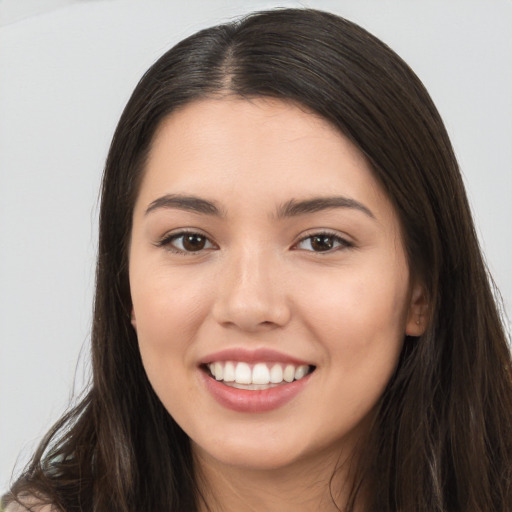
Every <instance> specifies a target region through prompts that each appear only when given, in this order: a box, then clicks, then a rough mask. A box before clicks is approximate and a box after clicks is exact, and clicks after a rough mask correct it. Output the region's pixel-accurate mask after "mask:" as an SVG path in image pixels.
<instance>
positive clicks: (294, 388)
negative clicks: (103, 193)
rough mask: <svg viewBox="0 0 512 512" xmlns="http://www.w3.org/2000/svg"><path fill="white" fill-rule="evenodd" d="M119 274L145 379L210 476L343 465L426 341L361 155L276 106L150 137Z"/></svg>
mask: <svg viewBox="0 0 512 512" xmlns="http://www.w3.org/2000/svg"><path fill="white" fill-rule="evenodd" d="M129 272H130V285H131V294H132V300H133V312H134V315H133V325H134V327H135V329H136V331H137V336H138V340H139V346H140V352H141V355H142V360H143V363H144V367H145V369H146V372H147V375H148V377H149V380H150V382H151V384H152V386H153V388H154V390H155V392H156V393H157V395H158V396H159V398H160V400H161V401H162V403H163V404H164V406H165V407H166V409H167V410H168V411H169V414H171V415H172V416H173V418H174V419H175V420H176V422H177V423H178V424H179V425H180V426H181V427H182V428H183V430H184V431H185V432H186V433H187V434H188V435H189V436H190V438H191V439H192V446H193V449H194V450H195V453H196V454H197V455H199V456H200V457H204V458H205V459H208V460H210V461H215V462H216V463H220V464H229V465H231V466H233V465H234V466H238V467H244V468H253V469H270V468H282V467H285V466H287V465H290V464H300V463H306V462H307V461H312V460H315V459H316V458H317V457H321V456H324V455H322V454H331V455H332V454H335V455H337V454H339V453H340V451H341V452H343V451H344V450H345V451H346V450H350V448H351V447H352V444H353V442H354V439H356V438H357V437H358V435H359V434H361V433H362V432H363V425H365V424H366V421H365V420H368V418H369V417H370V416H371V413H372V410H373V409H374V406H375V404H376V402H377V401H378V400H379V397H380V396H381V395H382V393H383V390H384V388H385V386H386V384H387V383H388V381H389V379H390V377H391V375H392V373H393V370H394V369H395V367H396V364H397V359H398V356H399V353H400V350H401V347H402V343H403V339H404V335H405V334H406V333H408V334H411V335H418V334H420V331H421V329H422V327H421V325H418V324H417V321H418V319H419V316H420V310H419V308H420V303H421V287H420V286H419V285H416V284H415V283H412V282H411V279H410V275H409V271H408V266H407V262H406V257H405V254H404V248H403V245H402V241H401V235H400V228H399V222H398V219H397V216H396V214H395V212H394V210H393V207H392V206H391V204H390V202H389V200H388V199H387V197H386V196H385V194H384V193H383V191H382V189H381V187H380V186H379V183H378V182H377V181H376V180H375V178H374V177H373V175H372V172H371V170H370V167H369V166H368V164H367V162H366V161H365V159H364V158H363V156H362V154H361V153H360V152H359V150H357V149H356V148H355V146H353V145H352V144H351V143H350V142H349V141H348V140H347V139H346V138H345V137H344V136H342V135H341V134H340V133H339V132H338V131H337V130H336V129H334V128H333V127H332V126H331V125H330V124H328V123H327V122H326V121H324V120H322V119H319V118H318V117H317V116H314V115H312V114H311V113H307V112H305V111H304V110H301V109H300V108H298V107H297V106H293V105H292V104H289V103H284V102H281V101H278V100H271V99H261V98H260V99H255V100H251V101H248V100H242V99H237V98H233V97H228V98H224V99H208V100H201V101H196V102H194V103H192V104H189V105H188V106H186V107H185V108H183V109H182V110H180V111H178V112H176V113H173V114H172V115H170V116H169V117H168V118H167V119H166V120H165V121H164V122H163V124H162V125H161V127H160V129H159V130H158V132H157V134H156V136H155V139H154V143H153V146H152V149H151V152H150V155H149V160H148V162H147V166H146V169H145V175H144V178H143V181H142V185H141V189H140V193H139V196H138V199H137V201H136V205H135V210H134V214H133V231H132V237H131V245H130V268H129Z"/></svg>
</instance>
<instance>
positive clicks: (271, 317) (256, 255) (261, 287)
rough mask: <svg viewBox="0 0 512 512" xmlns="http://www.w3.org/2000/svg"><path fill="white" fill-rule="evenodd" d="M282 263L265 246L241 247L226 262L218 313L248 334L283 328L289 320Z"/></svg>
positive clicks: (250, 244) (225, 320) (217, 301)
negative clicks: (248, 331) (265, 329)
mask: <svg viewBox="0 0 512 512" xmlns="http://www.w3.org/2000/svg"><path fill="white" fill-rule="evenodd" d="M280 267H281V262H280V258H279V257H278V255H277V254H275V253H274V251H272V249H271V248H269V247H268V246H265V245H264V244H258V245H257V244H252V243H247V244H240V246H238V247H236V248H233V249H232V250H231V251H230V254H229V257H227V258H226V261H225V267H224V272H225V275H223V276H220V283H221V284H220V287H219V290H218V295H217V300H216V305H215V313H216V317H217V320H218V321H219V322H220V323H223V324H233V325H237V326H238V327H240V328H241V329H244V330H258V329H260V328H262V327H267V328H268V327H269V326H272V325H273V326H282V325H284V324H285V323H287V321H288V320H289V308H288V305H287V301H286V293H285V289H284V287H283V280H282V278H281V277H282V276H283V274H282V272H281V268H280Z"/></svg>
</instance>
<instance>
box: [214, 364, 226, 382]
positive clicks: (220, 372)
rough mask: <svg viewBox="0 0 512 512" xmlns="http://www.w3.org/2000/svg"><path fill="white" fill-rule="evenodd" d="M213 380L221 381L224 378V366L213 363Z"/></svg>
mask: <svg viewBox="0 0 512 512" xmlns="http://www.w3.org/2000/svg"><path fill="white" fill-rule="evenodd" d="M214 368H215V373H214V375H215V379H216V380H222V377H223V376H224V366H223V365H222V363H215V366H214Z"/></svg>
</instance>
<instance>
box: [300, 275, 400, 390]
mask: <svg viewBox="0 0 512 512" xmlns="http://www.w3.org/2000/svg"><path fill="white" fill-rule="evenodd" d="M377 274H378V275H375V273H370V272H367V271H365V272H362V273H361V274H359V275H357V274H354V273H348V272H347V275H345V276H343V279H340V281H339V282H335V280H333V279H331V280H330V281H329V280H325V282H324V283H321V282H320V283H319V282H317V283H316V286H315V287H310V288H309V289H310V290H312V292H311V293H309V294H308V297H307V302H304V305H306V304H307V308H306V307H304V308H303V310H304V315H303V316H304V318H307V319H308V320H307V321H308V323H309V325H308V328H309V330H310V331H312V332H313V333H314V334H315V338H316V339H317V340H319V341H320V342H321V343H322V345H323V347H324V350H325V354H326V359H327V364H329V365H332V366H334V367H335V368H336V369H337V370H339V371H340V373H339V375H340V376H341V375H343V376H344V377H346V378H349V377H350V378H353V379H354V380H355V381H358V382H359V383H363V382H364V380H365V379H366V378H367V377H368V376H370V375H373V377H372V378H378V376H379V375H380V376H381V379H382V380H383V381H386V380H387V379H388V378H389V376H390V375H391V373H392V371H393V369H394V368H395V366H396V363H397V360H398V357H399V354H400V350H401V347H402V343H403V340H404V335H405V323H406V317H407V310H408V284H407V279H406V278H405V277H404V276H403V275H402V273H400V272H398V273H396V274H393V273H392V272H388V274H382V273H380V272H377ZM306 311H307V312H306ZM382 385H383V383H381V384H380V386H381V387H382Z"/></svg>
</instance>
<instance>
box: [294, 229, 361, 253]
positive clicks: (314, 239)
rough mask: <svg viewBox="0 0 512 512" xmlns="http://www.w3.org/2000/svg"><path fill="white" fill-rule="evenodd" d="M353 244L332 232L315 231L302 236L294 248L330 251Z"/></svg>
mask: <svg viewBox="0 0 512 512" xmlns="http://www.w3.org/2000/svg"><path fill="white" fill-rule="evenodd" d="M353 246H354V244H353V243H352V242H349V241H348V240H345V239H344V238H342V237H341V236H339V235H334V234H333V233H315V234H313V235H309V236H307V237H305V238H302V239H301V240H300V241H299V242H298V243H297V244H296V245H295V246H294V249H300V250H303V251H312V252H331V251H336V250H338V249H345V248H349V247H353Z"/></svg>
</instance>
